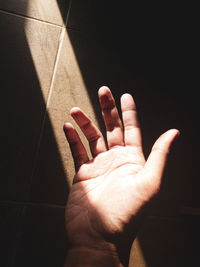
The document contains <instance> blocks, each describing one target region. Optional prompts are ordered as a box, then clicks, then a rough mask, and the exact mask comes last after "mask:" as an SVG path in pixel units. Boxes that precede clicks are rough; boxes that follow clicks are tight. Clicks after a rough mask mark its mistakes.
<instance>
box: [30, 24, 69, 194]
mask: <svg viewBox="0 0 200 267" xmlns="http://www.w3.org/2000/svg"><path fill="white" fill-rule="evenodd" d="M64 33H65V28H64V27H62V30H61V33H60V38H59V41H58V42H59V43H58V49H57V54H56V59H55V63H54V68H53V74H52V79H51V82H50V88H49V94H48V98H47V102H46V109H45V111H44V117H43V120H42V125H41V131H40V135H39V139H38V144H37V147H36V152H35V157H34V160H33V169H32V173H31V176H30V186H29V197H30V190H31V185H32V181H33V177H34V173H35V169H36V166H37V158H38V155H39V151H40V145H41V141H42V136H43V132H44V126H45V122H46V117H47V114H48V106H49V103H50V99H51V95H52V91H53V84H54V80H55V75H56V70H57V65H58V61H59V58H60V53H61V48H62V44H63V37H64Z"/></svg>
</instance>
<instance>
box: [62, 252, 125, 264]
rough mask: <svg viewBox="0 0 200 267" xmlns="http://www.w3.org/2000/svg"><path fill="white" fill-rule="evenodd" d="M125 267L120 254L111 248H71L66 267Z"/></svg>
mask: <svg viewBox="0 0 200 267" xmlns="http://www.w3.org/2000/svg"><path fill="white" fill-rule="evenodd" d="M80 266H81V267H91V266H95V267H111V266H113V267H123V266H125V265H123V264H122V263H121V261H120V258H119V255H118V253H117V252H116V251H115V250H113V249H111V248H110V247H108V248H107V249H106V248H101V249H97V248H96V247H95V248H94V247H70V248H69V250H68V253H67V258H66V262H65V265H64V267H80Z"/></svg>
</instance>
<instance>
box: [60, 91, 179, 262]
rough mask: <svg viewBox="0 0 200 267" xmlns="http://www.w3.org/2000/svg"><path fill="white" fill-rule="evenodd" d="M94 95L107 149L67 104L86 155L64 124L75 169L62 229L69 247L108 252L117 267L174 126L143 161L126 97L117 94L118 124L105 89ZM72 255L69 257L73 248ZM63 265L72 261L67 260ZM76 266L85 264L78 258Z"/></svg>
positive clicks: (155, 183) (156, 180)
mask: <svg viewBox="0 0 200 267" xmlns="http://www.w3.org/2000/svg"><path fill="white" fill-rule="evenodd" d="M98 94H99V100H100V105H101V109H102V115H103V119H104V122H105V126H106V130H107V144H108V149H107V146H106V143H105V141H104V138H103V135H102V133H101V132H100V131H99V130H98V129H97V127H96V126H95V125H94V124H93V123H92V121H91V120H90V119H89V117H88V116H87V115H86V114H85V113H84V112H83V111H82V110H81V109H79V108H73V109H72V110H71V116H72V117H73V119H74V120H75V121H76V123H77V124H78V126H79V127H80V128H81V130H82V132H83V133H84V135H85V136H86V138H87V140H88V142H89V145H90V150H91V154H92V156H93V158H92V159H91V160H89V158H88V155H87V152H86V149H85V147H84V146H83V144H82V142H81V140H80V138H79V136H78V133H77V132H76V130H75V128H74V127H73V126H72V124H70V123H65V124H64V131H65V134H66V138H67V140H68V143H69V145H70V148H71V152H72V156H73V159H74V164H75V169H76V175H75V177H74V180H73V185H72V188H71V191H70V194H69V198H68V202H67V206H66V229H67V234H68V238H69V242H70V245H71V250H72V251H76V252H77V251H78V252H79V253H80V255H81V251H85V250H86V251H88V250H89V251H92V253H93V255H94V253H97V254H99V253H100V254H102V255H103V254H105V255H106V254H107V253H110V255H112V258H113V259H111V261H112V260H113V261H114V262H115V265H111V263H109V265H108V266H122V265H120V264H123V263H122V262H123V259H121V255H122V258H123V255H125V253H129V252H130V251H129V250H130V247H131V244H132V241H133V239H134V237H135V235H136V232H137V228H138V221H139V219H140V217H141V214H142V213H143V210H144V208H145V206H146V204H147V203H149V202H150V201H151V200H152V199H153V197H154V196H155V195H156V194H157V193H158V192H159V188H160V185H161V180H162V176H163V171H164V167H165V164H166V160H167V156H168V153H169V150H170V147H171V145H172V143H173V141H174V140H175V139H176V138H177V137H178V136H179V131H178V130H176V129H171V130H169V131H167V132H165V133H164V134H163V135H161V136H160V137H159V138H158V139H157V141H156V142H155V143H154V145H153V147H152V151H151V153H150V155H149V157H148V159H147V160H145V158H144V154H143V149H142V137H141V131H140V127H139V123H138V119H137V112H136V106H135V103H134V100H133V98H132V96H131V95H129V94H124V95H122V97H121V110H122V120H123V123H122V122H121V120H120V116H119V113H118V110H117V108H116V104H115V101H114V98H113V96H112V93H111V91H110V90H109V88H108V87H105V86H103V87H101V88H100V89H99V91H98ZM83 254H84V255H85V252H84V253H83ZM86 254H88V253H86ZM72 255H73V256H72V257H71V259H72V258H74V255H76V253H74V254H73V252H72ZM99 257H100V258H101V259H102V258H103V256H100V255H99ZM126 257H127V256H125V258H126ZM76 260H77V259H76ZM87 260H88V259H86V261H87ZM69 261H70V260H69ZM125 261H126V263H125V264H127V259H126V260H125ZM67 266H72V265H70V263H69V262H68V265H67ZM73 266H79V265H76V264H75V263H73ZM82 266H91V265H87V264H86V265H84V264H83V262H82ZM92 266H107V265H105V264H103V265H98V264H97V263H95V265H92Z"/></svg>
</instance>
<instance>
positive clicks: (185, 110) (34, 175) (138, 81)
mask: <svg viewBox="0 0 200 267" xmlns="http://www.w3.org/2000/svg"><path fill="white" fill-rule="evenodd" d="M156 10H157V8H155V6H154V5H153V3H151V5H150V4H147V5H145V6H142V5H141V4H140V3H135V4H134V5H131V6H129V5H128V4H127V5H122V3H121V2H120V3H119V4H117V3H116V1H115V2H112V1H109V4H108V1H92V0H84V1H81V0H72V1H70V0H68V1H66V0H57V1H56V0H48V1H42V0H33V1H32V0H30V1H23V0H20V1H19V0H18V1H16V0H7V1H1V3H0V25H1V26H0V38H1V42H0V59H1V61H0V71H1V72H0V73H1V92H2V93H1V98H0V114H1V126H2V127H1V141H2V144H1V155H2V160H1V163H0V170H1V179H0V232H1V236H2V238H1V239H0V246H1V253H2V255H1V260H0V261H1V262H0V265H2V264H3V265H2V266H4V267H7V266H8V267H18V266H20V267H23V266H36V265H37V266H39V267H40V266H42V267H43V266H48V267H49V266H52V267H59V266H62V264H63V261H64V258H65V254H66V249H67V240H66V238H65V230H64V207H65V203H66V199H67V195H68V192H69V188H70V185H71V181H72V177H73V175H74V169H73V162H72V159H71V155H70V151H69V147H68V145H67V143H66V141H65V137H64V134H63V131H62V126H63V123H64V122H65V121H71V122H72V120H71V118H70V116H69V111H70V109H71V107H73V106H80V107H81V108H83V109H84V110H85V111H86V112H87V113H88V114H89V116H90V117H91V118H92V119H93V120H94V121H95V122H96V124H97V125H99V127H100V128H101V129H102V130H103V132H104V125H103V123H102V118H101V115H100V109H99V103H98V99H97V90H98V88H99V87H100V86H101V85H108V86H110V88H111V89H112V91H113V94H114V96H115V97H116V100H117V104H119V98H120V95H121V94H122V93H124V92H129V93H131V94H133V95H134V97H135V100H136V104H137V107H138V112H139V119H140V123H141V128H142V132H143V140H144V152H145V155H148V153H149V151H150V149H151V145H152V143H153V142H154V140H155V139H156V138H157V137H158V135H160V134H161V133H162V132H163V131H165V130H166V129H168V128H172V127H177V128H179V129H180V130H181V138H180V140H179V141H178V142H177V144H176V145H175V147H174V149H173V151H172V153H171V155H170V157H169V160H168V166H167V168H166V172H165V176H164V181H163V187H162V189H161V192H160V194H159V195H158V197H157V199H156V200H155V203H154V205H152V209H151V212H150V215H151V217H150V218H149V219H148V221H147V223H146V224H145V225H144V226H143V227H142V229H141V232H140V233H139V235H138V239H137V240H136V241H135V243H134V246H133V252H132V254H131V255H132V256H131V263H130V266H131V267H132V266H139V267H142V266H145V267H146V266H148V267H149V266H150V267H151V266H153V267H156V266H163V267H164V266H172V267H173V266H176V267H179V266H180V267H185V266H195V265H191V264H190V265H188V264H189V263H190V262H191V261H190V259H191V258H193V259H196V260H198V259H197V258H196V257H195V253H196V250H195V249H196V248H195V246H193V245H191V244H193V243H194V242H195V241H197V240H198V239H197V236H198V235H199V231H198V225H197V223H198V220H199V217H198V214H199V213H198V212H197V211H199V209H200V194H199V187H200V182H199V181H200V179H199V175H198V166H199V164H198V158H199V157H198V154H199V141H198V140H199V136H198V135H199V134H198V133H199V131H198V127H199V126H198V125H199V111H198V103H199V101H198V97H197V93H198V90H197V88H198V82H197V81H196V79H195V77H197V76H196V73H197V71H196V68H195V67H194V64H193V61H192V59H193V58H195V60H196V58H197V53H196V51H197V50H196V47H197V43H196V42H195V40H194V38H193V36H195V34H194V35H192V33H195V27H189V24H187V23H186V22H185V20H183V17H182V14H183V13H180V12H179V8H178V7H176V5H174V6H173V9H170V7H167V6H165V8H163V7H161V6H160V12H159V13H158V12H157V11H156ZM169 17H170V20H169V19H168V18H169ZM177 18H179V20H178V19H177ZM180 21H181V24H179V22H180ZM66 25H67V27H65V26H66ZM186 25H187V27H186ZM188 27H189V28H190V31H187V29H189V28H188ZM184 38H185V39H188V40H190V43H189V42H186V41H184V42H183V40H185V39H184ZM189 51H190V52H189ZM195 53H196V54H195ZM192 55H193V56H192ZM194 55H195V57H194ZM81 137H82V138H83V136H82V135H81ZM83 142H84V144H85V145H87V144H86V141H85V139H84V138H83ZM183 206H184V207H189V209H187V208H185V209H184V208H183ZM190 207H194V208H196V209H194V210H192V209H190ZM190 211H192V212H190ZM193 211H194V212H193ZM181 213H182V214H181ZM183 214H184V216H183ZM49 233H51V238H50V236H49ZM184 241H185V242H184ZM181 251H184V253H182V252H181ZM158 254H159V256H158ZM30 262H31V263H30ZM38 262H39V263H38ZM172 262H173V263H174V265H173V264H172ZM188 262H189V263H188ZM38 264H39V265H38ZM45 264H46V265H45Z"/></svg>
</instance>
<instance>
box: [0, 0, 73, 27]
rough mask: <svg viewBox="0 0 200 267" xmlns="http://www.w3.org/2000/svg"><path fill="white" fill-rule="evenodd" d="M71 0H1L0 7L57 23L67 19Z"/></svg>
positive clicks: (61, 23) (60, 23)
mask: <svg viewBox="0 0 200 267" xmlns="http://www.w3.org/2000/svg"><path fill="white" fill-rule="evenodd" d="M68 7H69V0H46V1H42V0H31V1H24V0H20V1H15V0H7V1H1V3H0V9H2V10H4V11H8V12H14V13H16V14H19V15H22V16H27V17H31V18H35V19H39V20H43V21H47V22H50V23H54V24H57V25H63V22H65V20H66V16H67V11H68Z"/></svg>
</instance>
